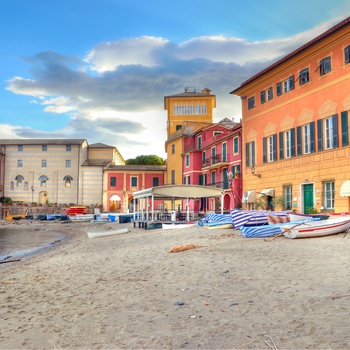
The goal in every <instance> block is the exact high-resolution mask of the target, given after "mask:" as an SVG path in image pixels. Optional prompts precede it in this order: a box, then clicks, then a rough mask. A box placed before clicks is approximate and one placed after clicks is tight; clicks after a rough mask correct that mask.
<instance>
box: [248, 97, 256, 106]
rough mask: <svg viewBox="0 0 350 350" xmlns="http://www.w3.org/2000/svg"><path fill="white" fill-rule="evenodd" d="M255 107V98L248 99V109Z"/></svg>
mask: <svg viewBox="0 0 350 350" xmlns="http://www.w3.org/2000/svg"><path fill="white" fill-rule="evenodd" d="M254 107H255V97H254V96H252V97H249V98H248V109H252V108H254Z"/></svg>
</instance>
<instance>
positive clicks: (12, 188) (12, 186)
mask: <svg viewBox="0 0 350 350" xmlns="http://www.w3.org/2000/svg"><path fill="white" fill-rule="evenodd" d="M14 189H15V183H14V182H13V181H10V190H11V191H13V190H14Z"/></svg>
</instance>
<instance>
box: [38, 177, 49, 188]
mask: <svg viewBox="0 0 350 350" xmlns="http://www.w3.org/2000/svg"><path fill="white" fill-rule="evenodd" d="M47 180H48V177H47V176H45V175H41V176H40V177H39V181H40V187H46V182H47Z"/></svg>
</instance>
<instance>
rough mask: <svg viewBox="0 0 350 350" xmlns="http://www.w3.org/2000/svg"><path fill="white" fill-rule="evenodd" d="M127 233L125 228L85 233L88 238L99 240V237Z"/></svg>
mask: <svg viewBox="0 0 350 350" xmlns="http://www.w3.org/2000/svg"><path fill="white" fill-rule="evenodd" d="M128 232H129V230H128V229H127V228H120V229H118V230H106V231H90V232H87V235H88V236H89V238H99V237H107V236H114V235H120V234H124V233H128Z"/></svg>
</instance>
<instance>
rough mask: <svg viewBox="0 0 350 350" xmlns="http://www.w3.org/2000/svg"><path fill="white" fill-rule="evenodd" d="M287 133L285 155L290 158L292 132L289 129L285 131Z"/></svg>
mask: <svg viewBox="0 0 350 350" xmlns="http://www.w3.org/2000/svg"><path fill="white" fill-rule="evenodd" d="M284 135H285V149H286V153H285V157H286V158H290V157H291V156H292V132H291V130H288V131H286V132H285V133H284Z"/></svg>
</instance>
